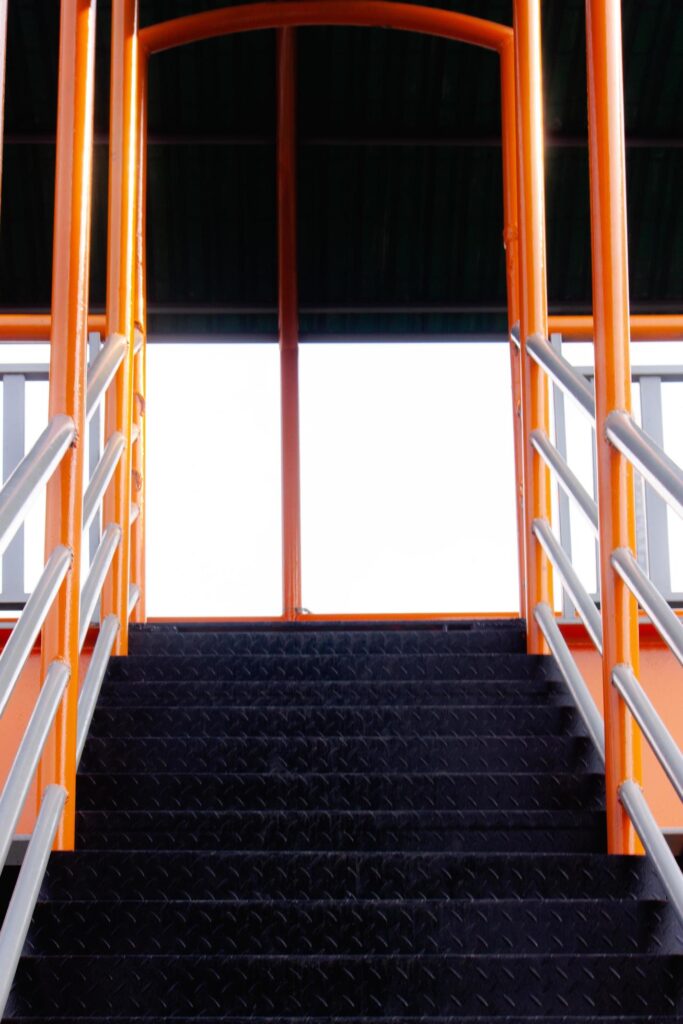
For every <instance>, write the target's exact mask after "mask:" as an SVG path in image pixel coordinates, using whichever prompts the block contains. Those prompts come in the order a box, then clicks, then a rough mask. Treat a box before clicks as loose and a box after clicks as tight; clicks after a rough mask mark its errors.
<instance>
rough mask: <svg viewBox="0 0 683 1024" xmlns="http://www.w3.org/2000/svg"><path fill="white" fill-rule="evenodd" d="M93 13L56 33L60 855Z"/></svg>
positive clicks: (45, 772) (54, 627)
mask: <svg viewBox="0 0 683 1024" xmlns="http://www.w3.org/2000/svg"><path fill="white" fill-rule="evenodd" d="M95 8H96V4H95V0H62V5H61V18H60V31H59V85H58V99H57V111H58V112H57V149H56V167H57V171H56V178H55V216H54V241H53V256H52V335H51V342H52V345H51V350H50V398H49V415H50V417H53V416H55V415H57V414H59V413H66V414H67V415H68V416H71V417H72V418H73V420H74V423H75V424H76V431H77V436H76V440H75V441H74V443H73V445H72V446H71V448H70V449H69V451H68V452H67V453H66V455H65V456H64V459H63V460H62V463H61V465H60V466H59V468H58V469H57V471H56V472H55V473H54V475H53V476H52V478H51V480H50V481H49V483H48V486H47V500H46V508H47V515H46V524H45V552H46V556H47V555H49V554H50V553H51V552H52V551H53V550H54V548H55V547H56V546H57V545H58V544H64V545H66V546H67V547H69V548H71V550H72V551H73V563H72V566H71V569H70V570H69V572H68V573H67V576H66V579H65V581H64V583H63V585H62V587H61V589H60V591H59V594H58V595H57V598H56V600H55V603H54V605H53V607H52V610H51V611H50V614H49V615H48V617H47V620H46V622H45V626H44V628H43V633H42V667H41V678H44V677H45V673H46V671H47V669H48V667H49V665H50V664H51V662H53V661H54V660H55V659H59V660H61V661H64V662H65V663H66V664H67V665H68V666H69V667H70V669H71V678H70V680H69V684H68V687H67V691H66V693H65V696H64V700H63V701H62V704H61V706H60V708H59V710H58V712H57V717H56V721H55V727H54V731H53V733H52V735H51V737H50V738H49V739H48V742H47V744H46V748H45V754H44V756H43V760H42V763H41V766H40V769H39V787H38V791H39V793H42V792H43V789H44V787H45V786H46V785H48V784H49V783H51V782H57V783H59V784H60V785H62V786H64V787H65V788H66V790H67V792H68V794H69V799H68V800H67V803H66V806H65V809H64V815H63V818H62V821H61V823H60V825H59V829H58V832H57V837H56V846H57V848H58V849H60V850H70V849H73V845H74V821H75V802H76V801H75V792H76V730H77V723H78V658H79V642H78V634H79V606H80V594H81V542H82V533H83V531H82V522H83V465H84V449H83V437H84V425H85V387H86V365H87V338H88V263H89V255H90V192H91V181H92V142H93V106H94V79H95V73H94V69H95Z"/></svg>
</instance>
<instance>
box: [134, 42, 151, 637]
mask: <svg viewBox="0 0 683 1024" xmlns="http://www.w3.org/2000/svg"><path fill="white" fill-rule="evenodd" d="M137 117H138V175H137V193H136V201H135V208H136V220H137V223H136V229H135V327H136V329H137V330H138V331H139V332H140V333H141V335H142V348H141V349H140V351H139V352H138V353H137V355H134V357H133V358H134V363H133V424H134V426H136V427H137V429H138V439H137V441H136V442H135V444H134V445H133V477H132V489H133V501H135V502H136V503H137V505H138V508H139V509H140V511H139V513H138V517H137V519H136V520H135V522H134V523H133V525H132V527H131V539H130V575H131V579H132V581H133V583H136V584H137V585H138V587H139V588H140V598H139V600H138V603H137V604H136V606H135V608H134V609H133V615H132V621H133V622H144V621H145V619H146V605H145V598H146V573H145V568H146V563H145V498H146V494H145V483H146V480H145V473H146V462H145V459H146V447H145V441H146V427H145V424H146V422H147V417H146V415H145V395H146V394H147V265H146V254H147V253H146V246H147V235H146V194H147V57H146V55H145V54H144V53H140V55H139V65H138V101H137Z"/></svg>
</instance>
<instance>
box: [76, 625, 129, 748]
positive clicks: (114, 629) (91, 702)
mask: <svg viewBox="0 0 683 1024" xmlns="http://www.w3.org/2000/svg"><path fill="white" fill-rule="evenodd" d="M120 628H121V624H120V622H119V619H118V616H117V615H107V616H106V618H105V619H104V621H103V622H102V624H101V625H100V632H99V635H98V637H97V641H96V642H95V647H94V648H93V652H92V657H91V658H90V664H89V665H88V671H87V672H86V673H85V679H84V680H83V685H82V686H81V692H80V694H79V696H78V732H77V739H76V764H77V765H78V763H79V761H80V760H81V754H82V753H83V747H84V746H85V741H86V739H87V736H88V730H89V728H90V723H91V721H92V716H93V713H94V711H95V706H96V704H97V698H98V697H99V695H100V687H101V686H102V680H103V679H104V673H105V672H106V670H107V665H108V664H109V658H110V657H111V649H112V647H113V646H114V640H116V634H117V633H118V631H119V629H120Z"/></svg>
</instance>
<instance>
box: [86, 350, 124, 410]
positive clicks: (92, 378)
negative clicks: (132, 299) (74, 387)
mask: <svg viewBox="0 0 683 1024" xmlns="http://www.w3.org/2000/svg"><path fill="white" fill-rule="evenodd" d="M127 348H128V342H127V340H126V338H125V336H124V335H123V334H111V335H110V336H109V338H108V339H107V341H106V342H105V343H104V345H103V346H102V348H101V349H100V351H99V353H98V355H97V356H96V358H95V359H94V360H93V362H92V363H91V365H90V366H89V368H88V387H87V391H86V396H85V415H86V418H87V419H88V420H89V419H90V417H91V416H92V414H93V413H94V412H95V409H96V408H97V406H98V404H99V401H100V399H101V398H102V395H103V394H104V393H105V391H106V390H107V388H108V387H109V385H110V384H111V382H112V380H113V379H114V375H115V374H116V371H117V370H118V368H119V366H120V365H121V363H122V362H123V357H124V356H125V354H126V350H127Z"/></svg>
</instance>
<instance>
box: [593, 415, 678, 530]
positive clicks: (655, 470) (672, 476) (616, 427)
mask: <svg viewBox="0 0 683 1024" xmlns="http://www.w3.org/2000/svg"><path fill="white" fill-rule="evenodd" d="M605 432H606V434H607V440H608V441H611V443H612V444H613V445H614V447H615V448H617V449H618V450H619V451H620V452H621V453H622V454H623V455H625V456H626V458H627V459H628V460H629V462H631V463H632V464H633V465H634V466H635V467H636V469H637V470H638V472H639V473H640V474H641V476H643V477H645V479H646V480H647V482H648V483H649V484H650V486H651V487H654V489H655V491H657V493H658V494H659V495H660V497H662V498H663V499H664V501H666V502H667V504H669V505H671V507H672V508H673V509H674V510H675V511H676V512H678V514H679V516H683V470H681V468H680V466H677V465H676V463H675V462H674V460H673V459H670V458H669V456H668V455H667V454H666V452H664V451H663V450H662V449H661V448H660V447H659V445H658V444H656V442H655V441H653V440H652V438H651V437H649V436H648V435H647V434H646V433H645V431H644V430H642V429H641V428H640V427H639V426H638V424H637V423H636V421H635V420H634V419H633V417H632V416H629V414H628V413H625V412H621V411H620V410H615V411H614V412H611V413H610V414H609V416H608V417H607V420H606V421H605Z"/></svg>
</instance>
